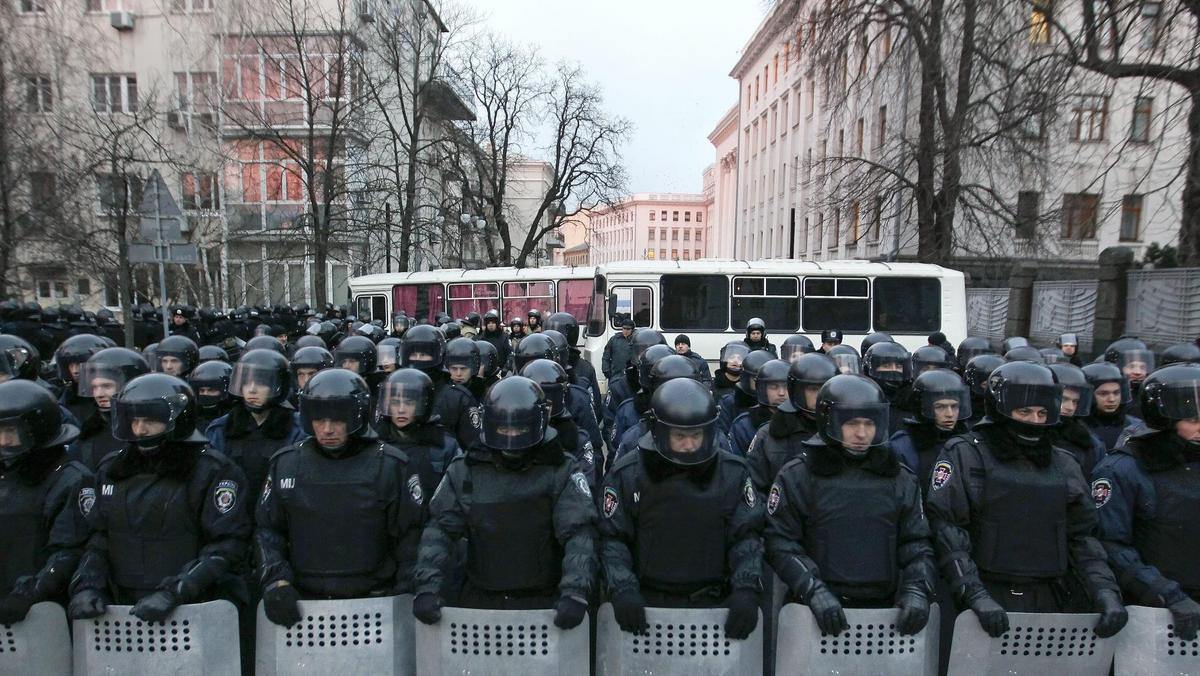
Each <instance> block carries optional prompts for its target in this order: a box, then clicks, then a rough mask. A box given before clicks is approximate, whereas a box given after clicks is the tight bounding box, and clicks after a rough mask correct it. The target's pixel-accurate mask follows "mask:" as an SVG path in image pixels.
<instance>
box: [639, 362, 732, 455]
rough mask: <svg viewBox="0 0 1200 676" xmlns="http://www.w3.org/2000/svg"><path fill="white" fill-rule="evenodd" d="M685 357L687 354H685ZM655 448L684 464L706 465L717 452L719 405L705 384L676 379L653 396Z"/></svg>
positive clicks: (664, 385)
mask: <svg viewBox="0 0 1200 676" xmlns="http://www.w3.org/2000/svg"><path fill="white" fill-rule="evenodd" d="M685 358H686V357H685ZM650 411H651V412H652V413H653V416H654V426H653V428H652V430H651V432H652V434H653V438H654V447H655V450H656V451H657V452H658V454H659V455H661V456H662V457H663V458H665V459H666V460H667V461H668V462H671V463H673V464H675V465H680V466H684V467H694V466H697V465H703V464H705V463H707V462H709V461H710V460H712V459H713V458H714V457H716V454H717V447H716V443H715V437H716V423H717V404H716V402H715V401H713V396H712V393H711V392H709V390H708V388H707V387H705V386H704V385H703V384H702V383H700V382H697V381H695V380H691V379H689V378H675V379H674V380H669V381H667V382H665V383H663V385H662V387H660V388H658V389H657V390H655V391H654V394H653V395H652V396H651V397H650Z"/></svg>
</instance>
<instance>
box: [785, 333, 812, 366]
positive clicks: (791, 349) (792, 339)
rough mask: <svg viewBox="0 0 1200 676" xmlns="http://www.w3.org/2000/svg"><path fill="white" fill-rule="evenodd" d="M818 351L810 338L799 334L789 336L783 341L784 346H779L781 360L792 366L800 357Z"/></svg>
mask: <svg viewBox="0 0 1200 676" xmlns="http://www.w3.org/2000/svg"><path fill="white" fill-rule="evenodd" d="M816 351H817V348H816V346H814V345H813V342H812V341H811V340H809V339H808V336H806V335H804V334H802V333H797V334H795V335H791V336H788V337H787V339H786V340H784V341H783V345H780V346H779V358H780V359H782V360H784V361H786V362H788V363H789V364H790V363H792V362H794V361H796V360H797V359H799V358H800V355H804V354H808V353H810V352H816Z"/></svg>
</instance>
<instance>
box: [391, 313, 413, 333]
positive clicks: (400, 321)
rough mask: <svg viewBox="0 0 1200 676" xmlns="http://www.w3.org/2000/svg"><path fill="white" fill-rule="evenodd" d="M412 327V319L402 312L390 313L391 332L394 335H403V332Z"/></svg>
mask: <svg viewBox="0 0 1200 676" xmlns="http://www.w3.org/2000/svg"><path fill="white" fill-rule="evenodd" d="M411 327H412V320H411V319H409V318H408V315H406V314H404V313H402V312H401V313H399V314H394V315H392V334H394V335H395V336H396V337H403V336H404V332H405V331H408V330H409V328H411Z"/></svg>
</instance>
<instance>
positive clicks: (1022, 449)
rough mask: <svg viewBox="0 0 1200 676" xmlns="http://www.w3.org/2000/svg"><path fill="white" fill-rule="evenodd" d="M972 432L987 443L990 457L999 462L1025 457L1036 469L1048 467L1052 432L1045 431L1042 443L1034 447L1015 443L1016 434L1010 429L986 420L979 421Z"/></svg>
mask: <svg viewBox="0 0 1200 676" xmlns="http://www.w3.org/2000/svg"><path fill="white" fill-rule="evenodd" d="M972 431H973V432H975V433H976V434H978V435H979V436H980V437H981V438H982V439H983V440H984V441H985V442H987V445H988V449H989V450H991V452H992V455H993V456H995V457H996V459H997V460H1000V461H1001V462H1008V461H1010V460H1016V459H1017V458H1021V457H1025V458H1028V459H1029V461H1030V462H1032V463H1033V464H1034V465H1036V466H1038V467H1049V466H1050V462H1051V460H1052V459H1053V456H1054V446H1053V441H1052V440H1051V437H1053V432H1052V431H1047V432H1046V435H1045V436H1044V437H1042V442H1041V443H1040V444H1037V445H1035V446H1028V445H1025V444H1020V443H1017V438H1016V434H1015V433H1014V432H1013V431H1012V429H1011V428H1009V427H1008V426H1006V425H1000V424H997V423H995V422H991V421H988V420H985V421H980V423H979V424H977V425H975V427H974V428H973V429H972Z"/></svg>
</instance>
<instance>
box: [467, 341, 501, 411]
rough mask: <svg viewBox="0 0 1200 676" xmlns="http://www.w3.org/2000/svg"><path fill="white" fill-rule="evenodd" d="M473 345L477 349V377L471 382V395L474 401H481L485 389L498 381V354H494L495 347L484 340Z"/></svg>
mask: <svg viewBox="0 0 1200 676" xmlns="http://www.w3.org/2000/svg"><path fill="white" fill-rule="evenodd" d="M475 343H476V347H477V348H479V375H477V376H476V377H475V380H474V381H472V382H473V384H472V386H471V394H474V395H475V401H483V395H484V394H485V393H486V392H487V389H488V388H489V387H491V386H492V385H494V384H496V381H498V380H500V354H499V353H498V352H496V346H495V345H492V344H491V343H489V342H488V341H486V340H476V341H475Z"/></svg>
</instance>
